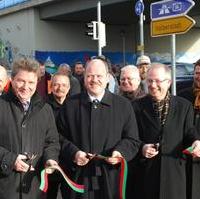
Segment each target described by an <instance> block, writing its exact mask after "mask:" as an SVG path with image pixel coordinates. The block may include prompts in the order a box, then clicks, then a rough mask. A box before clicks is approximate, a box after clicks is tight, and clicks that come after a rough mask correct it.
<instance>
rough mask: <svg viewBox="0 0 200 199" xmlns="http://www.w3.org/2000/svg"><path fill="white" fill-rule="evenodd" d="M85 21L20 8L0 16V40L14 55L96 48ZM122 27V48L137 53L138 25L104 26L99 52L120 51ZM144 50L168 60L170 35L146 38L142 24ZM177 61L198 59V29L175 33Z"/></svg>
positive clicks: (147, 26)
mask: <svg viewBox="0 0 200 199" xmlns="http://www.w3.org/2000/svg"><path fill="white" fill-rule="evenodd" d="M85 30H86V27H85V24H83V23H70V22H66V21H45V20H40V16H39V12H38V10H37V9H36V8H35V9H27V10H21V11H20V12H15V13H11V14H9V15H5V16H1V17H0V41H2V42H3V43H4V45H5V46H8V47H9V49H10V50H11V51H12V56H13V58H15V57H16V56H18V55H28V56H33V55H34V52H35V50H37V51H97V42H96V41H93V40H92V39H91V38H90V37H87V36H86V35H85ZM122 30H123V31H124V32H125V34H124V39H125V40H124V41H125V51H126V52H132V53H137V51H136V49H137V44H138V42H137V41H138V40H139V32H138V30H139V28H138V25H132V26H116V25H115V26H114V25H107V27H106V33H107V46H106V47H105V48H103V52H104V51H107V52H109V51H110V52H118V51H121V52H122V51H123V37H122V34H121V32H122ZM144 32H145V37H144V38H145V40H144V41H145V53H146V54H149V55H150V56H151V57H152V58H155V59H157V60H158V61H159V59H161V60H162V59H165V61H168V60H169V59H170V51H171V46H170V37H169V36H167V37H159V38H152V37H150V27H149V24H146V23H145V28H144ZM176 46H177V58H178V61H189V62H193V61H195V60H196V59H198V58H200V56H199V55H200V48H199V46H200V29H192V30H190V31H189V32H188V33H186V34H184V35H178V36H177V45H176Z"/></svg>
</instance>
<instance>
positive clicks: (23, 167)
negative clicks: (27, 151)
mask: <svg viewBox="0 0 200 199" xmlns="http://www.w3.org/2000/svg"><path fill="white" fill-rule="evenodd" d="M26 160H27V156H26V155H22V154H19V155H18V156H17V159H16V160H15V164H14V170H16V171H18V172H27V171H34V170H35V169H34V168H33V167H32V166H31V167H30V165H28V164H27V163H25V161H26Z"/></svg>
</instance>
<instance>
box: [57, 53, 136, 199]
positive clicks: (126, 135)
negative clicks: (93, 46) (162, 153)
mask: <svg viewBox="0 0 200 199" xmlns="http://www.w3.org/2000/svg"><path fill="white" fill-rule="evenodd" d="M108 81H109V74H108V63H107V62H106V60H104V59H102V58H101V57H96V58H93V59H91V60H89V61H88V62H87V63H86V69H85V75H84V82H85V88H86V92H85V93H81V94H79V95H76V96H73V97H71V98H70V99H68V100H67V102H66V103H65V104H64V106H63V107H62V109H61V112H60V113H61V114H60V117H59V120H58V129H59V133H61V134H62V135H63V136H64V137H65V140H64V143H63V145H62V149H63V150H62V154H61V156H62V158H63V160H64V163H65V166H66V168H67V170H68V171H69V172H70V174H71V176H72V178H73V177H74V178H76V179H77V182H78V183H80V184H84V186H85V192H84V194H82V195H80V194H76V193H73V192H68V193H66V196H65V197H63V198H69V199H77V198H79V199H116V198H119V190H118V186H119V185H118V179H119V175H120V173H119V158H121V157H124V158H125V159H126V160H130V159H132V158H133V157H134V156H135V155H136V153H137V151H138V147H139V141H138V140H137V131H138V129H137V124H136V120H135V115H134V112H133V109H132V107H131V104H130V103H129V101H128V100H126V99H125V98H123V97H121V96H118V95H114V94H112V93H110V92H109V91H108V90H106V86H107V83H108ZM95 154H98V155H103V156H106V157H107V158H106V159H105V160H98V159H95V158H94V159H93V158H92V157H94V156H95ZM65 190H66V186H65Z"/></svg>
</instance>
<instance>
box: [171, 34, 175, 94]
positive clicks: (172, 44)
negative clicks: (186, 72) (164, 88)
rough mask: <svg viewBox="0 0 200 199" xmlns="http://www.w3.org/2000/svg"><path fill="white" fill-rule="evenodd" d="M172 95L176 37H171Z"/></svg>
mask: <svg viewBox="0 0 200 199" xmlns="http://www.w3.org/2000/svg"><path fill="white" fill-rule="evenodd" d="M171 62H172V94H173V95H176V35H175V34H173V35H171Z"/></svg>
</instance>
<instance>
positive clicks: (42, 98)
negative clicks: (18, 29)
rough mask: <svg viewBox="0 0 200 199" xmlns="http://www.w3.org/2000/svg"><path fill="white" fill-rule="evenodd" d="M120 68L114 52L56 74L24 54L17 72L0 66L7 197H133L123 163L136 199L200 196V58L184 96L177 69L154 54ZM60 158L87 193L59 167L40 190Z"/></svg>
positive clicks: (0, 192) (2, 178) (1, 183)
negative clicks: (176, 84)
mask: <svg viewBox="0 0 200 199" xmlns="http://www.w3.org/2000/svg"><path fill="white" fill-rule="evenodd" d="M111 69H112V68H111V63H110V61H109V60H108V59H106V58H105V57H104V56H96V57H91V59H89V60H88V61H87V62H86V63H85V65H83V63H81V62H77V63H75V65H74V68H73V69H72V68H71V67H70V66H69V65H68V64H67V63H63V64H61V65H60V66H59V67H58V71H57V72H56V73H54V74H53V75H50V74H49V73H48V72H46V71H45V65H44V63H43V62H41V61H36V60H34V59H30V58H24V57H23V58H19V59H17V60H15V61H14V62H13V65H12V73H11V77H10V78H9V77H8V75H7V71H6V69H5V66H3V65H1V66H0V95H1V97H0V129H1V132H0V198H1V199H40V198H41V199H43V198H46V199H56V198H57V197H58V192H59V193H60V194H61V197H62V198H63V199H64V198H69V199H118V198H120V199H125V194H124V195H123V198H122V197H121V195H120V190H119V189H120V182H119V176H120V175H121V167H120V164H121V162H122V160H124V161H127V162H128V175H127V183H126V185H127V186H126V198H127V199H133V198H134V199H141V198H142V199H165V198H170V199H176V198H181V199H197V198H198V197H199V196H200V191H199V190H200V181H199V179H200V132H199V130H200V119H199V116H200V60H198V61H197V62H196V63H195V64H194V83H193V87H191V88H186V89H184V90H182V91H180V92H179V93H178V96H173V95H172V94H171V92H170V87H171V83H172V77H171V69H170V68H169V67H168V66H166V65H164V64H161V63H151V60H150V58H149V57H148V56H145V55H142V56H140V57H138V59H137V62H136V66H135V65H126V66H124V67H122V68H121V71H120V75H119V77H116V76H115V74H114V72H113V71H112V70H111ZM185 149H188V151H189V152H190V153H189V154H185V153H183V151H184V150H185ZM189 149H190V150H189ZM58 165H59V166H60V167H61V168H62V169H63V171H64V172H65V173H66V174H67V175H68V176H69V177H70V178H71V179H72V180H73V181H75V182H76V183H78V184H81V185H84V193H80V192H76V191H74V190H73V189H71V188H70V187H68V186H67V185H66V182H65V181H64V179H63V178H62V176H61V175H60V173H58V172H56V171H55V172H53V173H52V174H51V175H49V178H48V191H47V193H44V192H42V191H41V190H40V189H39V186H40V181H41V178H40V173H41V171H42V170H43V169H44V168H48V167H50V166H58Z"/></svg>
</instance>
